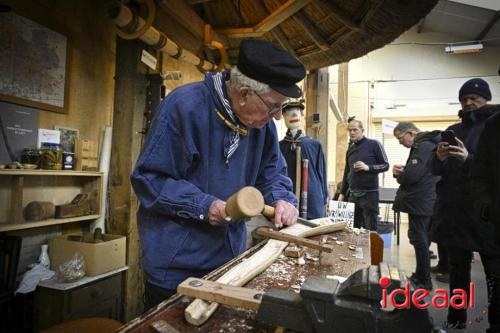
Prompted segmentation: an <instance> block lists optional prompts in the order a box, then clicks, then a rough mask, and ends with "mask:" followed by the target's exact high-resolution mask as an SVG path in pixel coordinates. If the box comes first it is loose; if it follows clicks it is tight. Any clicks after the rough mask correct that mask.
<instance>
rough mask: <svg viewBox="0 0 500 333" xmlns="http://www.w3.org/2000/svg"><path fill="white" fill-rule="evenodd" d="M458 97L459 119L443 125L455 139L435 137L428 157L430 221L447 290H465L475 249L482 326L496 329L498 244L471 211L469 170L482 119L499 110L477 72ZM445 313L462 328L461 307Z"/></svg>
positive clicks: (499, 321) (499, 311)
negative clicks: (481, 273) (432, 184)
mask: <svg viewBox="0 0 500 333" xmlns="http://www.w3.org/2000/svg"><path fill="white" fill-rule="evenodd" d="M459 100H460V104H461V105H462V110H460V112H459V115H460V117H461V118H462V119H461V121H460V122H459V123H457V124H454V125H451V126H450V127H448V129H447V130H451V131H453V132H454V135H455V140H456V143H454V144H450V143H449V142H440V143H439V144H438V147H437V149H436V151H435V154H434V156H433V158H432V159H431V161H430V163H429V167H430V170H431V172H432V173H433V174H435V175H438V176H441V180H440V181H439V182H438V184H437V187H436V190H437V195H438V198H439V207H436V211H438V212H439V213H440V219H439V221H436V222H438V223H435V224H436V225H434V223H433V236H434V238H435V239H437V241H438V242H440V243H441V244H443V245H444V246H445V247H446V248H447V250H448V251H447V252H448V256H449V274H450V293H451V292H452V291H453V290H455V289H463V290H466V291H468V290H469V284H470V282H471V276H470V274H471V260H472V253H473V252H479V254H480V256H481V263H482V264H483V266H484V270H485V274H486V280H487V285H488V321H489V324H490V328H489V329H488V330H487V332H500V246H498V245H497V244H495V239H494V238H495V233H494V232H492V228H491V224H490V223H485V222H484V221H483V223H480V222H481V221H479V217H478V216H476V214H475V210H474V205H473V203H474V201H475V199H476V197H475V195H474V194H473V193H474V191H473V189H474V184H473V182H472V181H471V178H470V176H469V175H470V172H471V166H472V165H473V164H474V162H475V159H476V158H477V153H478V152H480V151H481V149H480V147H479V138H480V136H481V133H482V131H483V128H484V126H485V124H486V123H487V122H488V119H490V118H491V117H493V116H494V115H495V114H498V112H500V106H499V105H488V104H487V102H488V101H489V100H491V91H490V88H489V85H488V83H486V81H484V80H482V79H479V78H475V79H471V80H469V81H467V82H465V83H464V84H463V86H462V87H461V88H460V91H459ZM443 136H444V135H443ZM452 143H453V142H452ZM469 296H470V295H467V298H469ZM477 301H483V300H477ZM447 319H448V320H447V326H448V327H449V328H452V327H453V328H458V329H464V330H466V329H467V309H459V308H453V307H450V308H449V309H448V318H447Z"/></svg>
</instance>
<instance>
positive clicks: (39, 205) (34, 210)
mask: <svg viewBox="0 0 500 333" xmlns="http://www.w3.org/2000/svg"><path fill="white" fill-rule="evenodd" d="M55 211H56V208H55V206H54V204H53V203H52V202H50V201H32V202H30V203H29V204H27V205H26V207H24V210H23V215H24V219H25V220H26V221H42V220H47V219H51V218H54V215H55Z"/></svg>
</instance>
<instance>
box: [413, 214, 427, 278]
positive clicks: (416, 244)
mask: <svg viewBox="0 0 500 333" xmlns="http://www.w3.org/2000/svg"><path fill="white" fill-rule="evenodd" d="M408 218H409V226H408V239H409V240H410V244H411V245H413V248H414V249H415V259H416V261H417V267H416V269H415V275H416V276H417V277H418V278H420V279H421V280H428V279H430V278H431V259H430V256H429V245H430V244H431V243H430V240H429V223H430V221H431V217H430V216H419V215H413V214H408Z"/></svg>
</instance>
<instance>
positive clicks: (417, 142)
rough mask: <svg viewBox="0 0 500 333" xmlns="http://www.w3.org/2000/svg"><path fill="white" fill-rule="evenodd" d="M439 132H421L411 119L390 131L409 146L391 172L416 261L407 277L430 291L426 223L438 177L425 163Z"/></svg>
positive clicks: (435, 143) (427, 225) (429, 219)
mask: <svg viewBox="0 0 500 333" xmlns="http://www.w3.org/2000/svg"><path fill="white" fill-rule="evenodd" d="M440 132H441V131H432V132H421V131H420V130H419V129H418V128H417V126H415V124H413V123H410V122H400V123H399V124H398V125H397V126H396V127H395V128H394V131H393V133H394V137H395V138H396V139H397V140H398V141H399V143H400V144H401V145H402V146H404V147H406V148H410V155H409V156H408V159H407V161H406V165H404V166H403V165H399V164H395V165H394V166H393V168H392V175H393V176H394V178H396V180H397V181H398V183H399V185H400V186H399V188H398V191H397V193H396V199H395V201H394V207H393V208H394V210H395V211H400V212H405V213H408V218H409V227H408V238H409V240H410V244H411V245H413V248H414V249H415V258H416V261H417V265H416V268H415V273H414V274H413V275H412V276H411V277H410V280H411V281H412V282H413V283H414V284H415V285H416V286H417V288H424V289H427V290H432V281H431V263H430V256H429V245H430V240H429V224H430V221H431V216H432V212H433V208H434V202H435V200H436V183H437V182H438V180H439V177H437V176H434V175H432V174H431V173H430V172H429V170H428V169H427V166H426V165H427V162H428V161H429V160H430V159H431V158H432V155H433V150H434V149H435V148H436V146H437V144H438V143H439V141H440V140H441V136H440Z"/></svg>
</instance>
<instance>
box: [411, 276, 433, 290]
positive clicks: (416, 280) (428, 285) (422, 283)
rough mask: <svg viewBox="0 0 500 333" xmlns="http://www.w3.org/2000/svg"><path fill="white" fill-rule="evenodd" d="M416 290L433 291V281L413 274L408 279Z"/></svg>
mask: <svg viewBox="0 0 500 333" xmlns="http://www.w3.org/2000/svg"><path fill="white" fill-rule="evenodd" d="M408 279H409V280H410V281H411V283H412V284H413V286H415V288H416V289H426V290H429V291H432V281H431V279H422V278H420V277H419V276H417V275H415V273H414V274H412V276H410V277H409V278H408Z"/></svg>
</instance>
